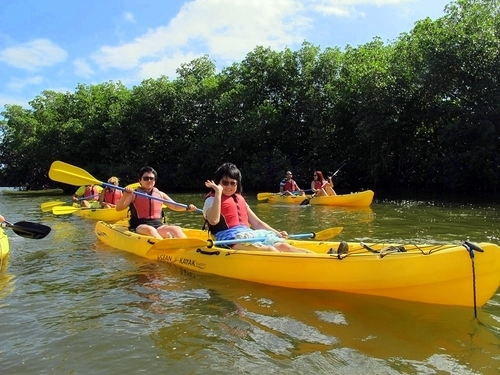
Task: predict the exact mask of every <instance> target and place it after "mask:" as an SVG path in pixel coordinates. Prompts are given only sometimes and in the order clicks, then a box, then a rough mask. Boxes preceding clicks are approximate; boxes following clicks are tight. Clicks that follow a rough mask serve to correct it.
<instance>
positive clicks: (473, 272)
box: [462, 241, 484, 319]
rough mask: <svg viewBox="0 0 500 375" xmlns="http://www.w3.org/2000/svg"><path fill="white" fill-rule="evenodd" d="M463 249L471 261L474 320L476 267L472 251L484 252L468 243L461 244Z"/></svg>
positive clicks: (475, 308) (475, 316)
mask: <svg viewBox="0 0 500 375" xmlns="http://www.w3.org/2000/svg"><path fill="white" fill-rule="evenodd" d="M462 245H463V247H465V250H467V252H468V253H469V257H470V260H471V264H472V296H473V299H474V318H476V319H477V305H476V267H475V264H474V251H479V252H481V253H484V250H483V249H481V248H480V247H479V246H477V245H474V244H473V243H471V242H469V241H465V242H464V243H463V244H462Z"/></svg>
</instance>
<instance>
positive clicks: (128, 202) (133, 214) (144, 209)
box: [116, 167, 196, 238]
mask: <svg viewBox="0 0 500 375" xmlns="http://www.w3.org/2000/svg"><path fill="white" fill-rule="evenodd" d="M157 176H158V175H157V173H156V171H155V170H154V169H153V168H151V167H143V168H141V170H140V171H139V183H140V185H141V186H140V187H138V188H137V189H136V191H137V192H140V193H143V194H148V195H150V196H152V197H156V198H161V199H163V200H164V201H163V202H161V201H158V200H156V199H149V198H146V197H144V196H141V195H136V194H134V190H133V189H131V188H130V187H126V188H125V192H124V193H123V195H122V197H121V198H120V200H119V201H118V203H117V204H116V210H117V211H122V210H124V209H126V208H127V207H129V206H130V220H129V229H130V230H131V231H135V232H136V233H139V234H145V235H148V236H151V237H155V238H185V237H186V235H185V234H184V232H183V231H182V228H181V227H179V226H177V225H165V224H163V223H162V204H165V205H166V206H167V207H168V208H170V209H171V210H173V211H186V210H187V211H195V210H196V206H194V205H192V204H190V205H188V207H187V209H186V208H184V207H182V206H177V205H174V204H171V203H168V202H167V201H170V202H173V201H174V200H173V199H172V198H170V197H169V196H168V195H167V194H165V193H164V192H162V191H160V190H158V189H157V188H155V182H156V178H157Z"/></svg>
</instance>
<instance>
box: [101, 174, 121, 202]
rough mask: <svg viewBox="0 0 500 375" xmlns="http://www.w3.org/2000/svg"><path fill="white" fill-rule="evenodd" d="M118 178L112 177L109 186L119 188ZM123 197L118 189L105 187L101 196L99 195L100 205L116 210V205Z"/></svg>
mask: <svg viewBox="0 0 500 375" xmlns="http://www.w3.org/2000/svg"><path fill="white" fill-rule="evenodd" d="M118 182H119V180H118V177H115V176H113V177H110V178H109V179H108V183H109V184H113V185H116V186H118ZM121 197H122V191H121V190H118V189H113V188H112V187H105V188H104V190H103V191H101V194H100V195H99V203H100V205H101V207H102V208H114V207H116V204H117V203H118V201H119V200H120V198H121Z"/></svg>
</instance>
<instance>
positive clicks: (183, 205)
mask: <svg viewBox="0 0 500 375" xmlns="http://www.w3.org/2000/svg"><path fill="white" fill-rule="evenodd" d="M102 185H104V186H108V187H112V188H114V189H118V190H122V191H125V188H123V187H121V186H116V185H113V184H108V183H106V182H103V183H102ZM133 193H134V194H135V195H139V196H141V197H145V198H148V199H152V200H155V201H159V202H163V203H170V204H173V205H174V206H179V207H184V208H185V209H186V210H187V209H188V208H189V206H188V205H187V204H184V203H177V202H174V201H169V200H167V199H163V198H158V197H153V196H152V195H149V194H144V193H141V192H140V191H136V190H134V191H133ZM196 212H200V213H201V212H203V210H201V209H199V208H197V209H196Z"/></svg>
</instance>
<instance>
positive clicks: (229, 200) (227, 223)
mask: <svg viewBox="0 0 500 375" xmlns="http://www.w3.org/2000/svg"><path fill="white" fill-rule="evenodd" d="M213 196H214V193H213V192H211V193H208V194H207V196H206V197H205V199H207V198H208V197H213ZM238 211H239V212H238ZM220 215H221V217H220V220H219V222H218V223H217V224H216V225H211V224H210V223H208V227H209V228H210V232H211V233H213V234H215V233H217V232H220V231H222V230H226V229H229V228H232V227H235V226H237V225H246V226H247V227H250V224H249V223H248V211H247V202H246V201H245V198H243V196H242V195H240V194H233V195H231V196H229V197H228V196H227V195H222V197H221V205H220Z"/></svg>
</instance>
